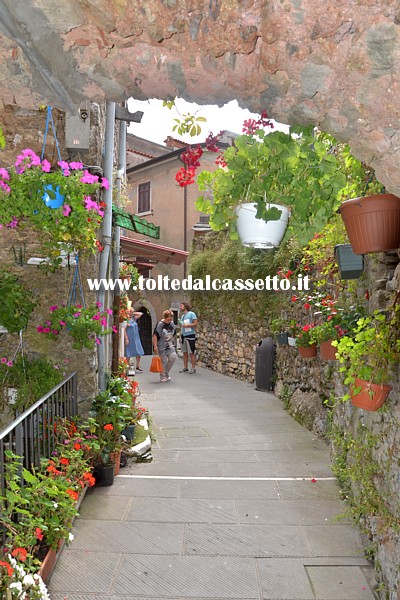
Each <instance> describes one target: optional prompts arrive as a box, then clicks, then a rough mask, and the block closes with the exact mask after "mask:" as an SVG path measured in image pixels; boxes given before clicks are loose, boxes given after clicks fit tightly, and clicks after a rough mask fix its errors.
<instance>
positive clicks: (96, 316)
mask: <svg viewBox="0 0 400 600" xmlns="http://www.w3.org/2000/svg"><path fill="white" fill-rule="evenodd" d="M100 318H101V317H100V315H99V314H97V315H93V317H92V321H100Z"/></svg>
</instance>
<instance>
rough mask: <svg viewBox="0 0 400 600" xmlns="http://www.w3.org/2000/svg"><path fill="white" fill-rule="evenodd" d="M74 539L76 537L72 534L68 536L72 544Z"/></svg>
mask: <svg viewBox="0 0 400 600" xmlns="http://www.w3.org/2000/svg"><path fill="white" fill-rule="evenodd" d="M73 539H74V535H73V534H72V533H69V534H68V540H69V541H70V542H72V540H73Z"/></svg>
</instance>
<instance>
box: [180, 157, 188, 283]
mask: <svg viewBox="0 0 400 600" xmlns="http://www.w3.org/2000/svg"><path fill="white" fill-rule="evenodd" d="M178 160H179V161H180V162H181V163H182V164H183V166H184V167H185V168H186V164H185V163H184V162H183V160H182V158H181V156H180V155H179V156H178ZM187 204H188V195H187V186H186V185H185V186H184V188H183V249H184V251H185V252H186V250H187V212H188V210H187ZM186 272H187V265H186V260H185V262H184V263H183V278H184V279H185V278H186Z"/></svg>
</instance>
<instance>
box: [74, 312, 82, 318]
mask: <svg viewBox="0 0 400 600" xmlns="http://www.w3.org/2000/svg"><path fill="white" fill-rule="evenodd" d="M72 316H73V317H80V316H81V313H80V312H76V313H74V314H73V315H72Z"/></svg>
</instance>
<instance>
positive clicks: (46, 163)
mask: <svg viewBox="0 0 400 600" xmlns="http://www.w3.org/2000/svg"><path fill="white" fill-rule="evenodd" d="M50 168H51V164H50V163H49V161H48V160H46V159H44V160H42V171H43V173H50Z"/></svg>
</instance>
